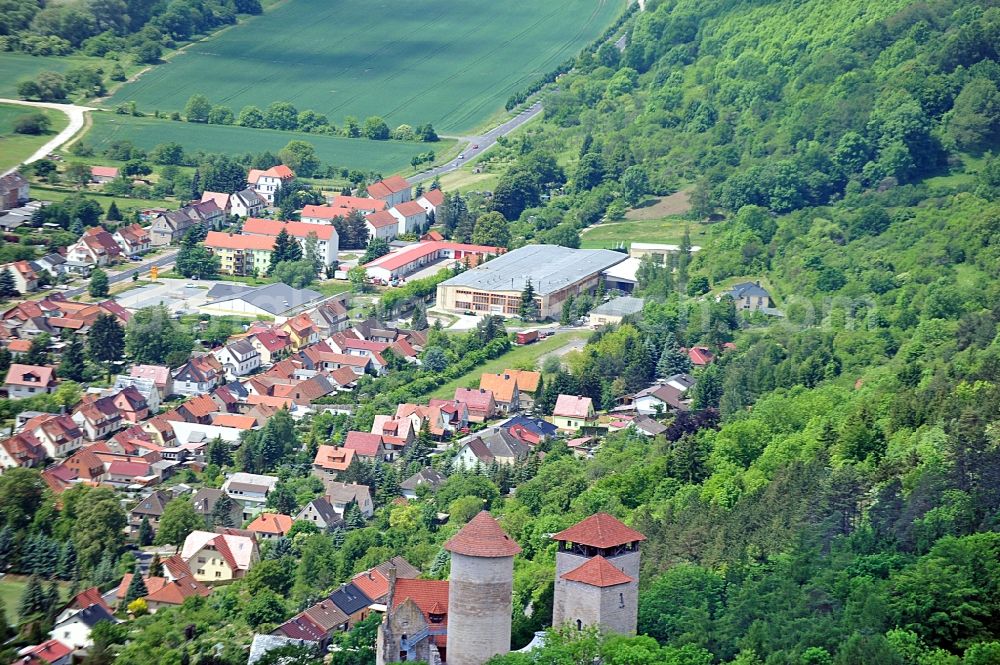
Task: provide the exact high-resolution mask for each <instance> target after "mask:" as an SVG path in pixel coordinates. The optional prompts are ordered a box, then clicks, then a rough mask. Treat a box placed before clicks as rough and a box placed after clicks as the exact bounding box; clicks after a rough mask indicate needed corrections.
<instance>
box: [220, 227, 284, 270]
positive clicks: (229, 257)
mask: <svg viewBox="0 0 1000 665" xmlns="http://www.w3.org/2000/svg"><path fill="white" fill-rule="evenodd" d="M204 245H205V248H206V249H208V250H209V251H211V252H212V254H214V255H215V256H218V257H219V271H220V272H222V273H224V274H226V275H252V274H256V275H263V274H265V273H266V272H267V271H268V269H269V268H270V267H271V254H272V253H273V252H274V238H271V237H269V236H246V235H235V234H232V233H223V232H222V231H209V232H208V235H207V236H205V243H204Z"/></svg>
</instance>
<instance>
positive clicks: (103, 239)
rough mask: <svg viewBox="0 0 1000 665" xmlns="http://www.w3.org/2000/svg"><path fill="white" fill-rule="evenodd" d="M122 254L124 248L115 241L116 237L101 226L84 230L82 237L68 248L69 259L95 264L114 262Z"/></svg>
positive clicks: (104, 264) (67, 257) (102, 264)
mask: <svg viewBox="0 0 1000 665" xmlns="http://www.w3.org/2000/svg"><path fill="white" fill-rule="evenodd" d="M121 254H122V248H121V247H120V246H119V245H118V243H117V242H115V237H114V236H113V235H111V234H110V233H108V232H107V231H105V230H104V228H103V227H100V226H95V227H92V228H89V229H87V230H86V231H84V232H83V235H82V236H81V237H80V239H79V240H77V241H76V242H75V243H73V244H72V245H70V246H69V247H68V248H67V249H66V259H67V261H76V262H79V263H86V264H88V265H94V266H106V265H108V264H109V263H113V262H114V261H115V260H116V259H118V257H120V256H121Z"/></svg>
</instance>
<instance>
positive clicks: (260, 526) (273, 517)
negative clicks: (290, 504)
mask: <svg viewBox="0 0 1000 665" xmlns="http://www.w3.org/2000/svg"><path fill="white" fill-rule="evenodd" d="M291 528H292V518H291V517H289V516H288V515H282V514H280V513H263V514H261V515H260V516H259V517H258V518H257V519H255V520H254V521H253V522H250V524H249V525H248V526H247V530H248V531H254V532H257V533H273V534H277V535H279V536H283V535H285V534H286V533H288V530H289V529H291Z"/></svg>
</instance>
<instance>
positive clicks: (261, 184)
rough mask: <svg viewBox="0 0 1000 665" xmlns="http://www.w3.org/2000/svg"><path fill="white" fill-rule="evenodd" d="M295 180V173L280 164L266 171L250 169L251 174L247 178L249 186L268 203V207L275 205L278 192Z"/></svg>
mask: <svg viewBox="0 0 1000 665" xmlns="http://www.w3.org/2000/svg"><path fill="white" fill-rule="evenodd" d="M294 179H295V173H294V172H293V171H292V170H291V169H290V168H288V167H287V166H285V165H284V164H279V165H277V166H272V167H271V168H269V169H267V170H266V171H264V170H260V169H250V173H249V175H248V176H247V184H248V185H250V187H251V188H253V190H254V191H255V192H257V193H258V194H259V195H260V196H261V198H263V199H264V200H265V201H267V204H268V205H274V197H275V194H276V193H277V191H278V190H279V189H281V188H282V187H284V186H285V185H288V184H290V183H291V182H292V180H294Z"/></svg>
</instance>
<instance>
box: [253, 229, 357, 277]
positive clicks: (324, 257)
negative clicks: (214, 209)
mask: <svg viewBox="0 0 1000 665" xmlns="http://www.w3.org/2000/svg"><path fill="white" fill-rule="evenodd" d="M282 231H284V232H285V233H287V234H288V235H289V236H291V237H292V238H294V239H295V241H296V242H297V243H298V244H299V246H300V247H301V249H302V255H303V256H305V254H306V244H307V243H308V241H309V238H310V236H311V237H312V238H313V240H314V242H315V243H316V253H317V255H318V257H319V259H320V261H322V263H323V265H324V266H328V265H330V264H333V263H336V261H337V254H338V252H339V251H340V236H338V235H337V229H335V228H334V227H333V225H332V224H310V223H307V222H281V221H277V220H273V219H257V218H250V219H248V220H246V221H245V222H243V235H246V236H261V237H264V238H270V239H271V240H272V242H271V245H272V246H273V245H274V242H273V241H274V239H275V238H277V237H278V234H279V233H281V232H282Z"/></svg>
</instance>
